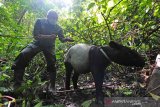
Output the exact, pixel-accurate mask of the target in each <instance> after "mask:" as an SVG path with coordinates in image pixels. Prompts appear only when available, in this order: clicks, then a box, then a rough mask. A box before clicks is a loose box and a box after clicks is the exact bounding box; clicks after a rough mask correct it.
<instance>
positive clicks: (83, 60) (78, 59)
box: [65, 44, 91, 72]
mask: <svg viewBox="0 0 160 107" xmlns="http://www.w3.org/2000/svg"><path fill="white" fill-rule="evenodd" d="M90 48H91V46H90V45H87V44H76V45H74V46H72V47H71V48H70V49H69V51H68V52H67V54H66V57H65V62H69V63H71V65H72V66H73V68H74V70H76V71H77V72H86V70H88V67H89V50H90ZM79 70H81V71H79Z"/></svg>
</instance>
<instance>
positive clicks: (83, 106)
mask: <svg viewBox="0 0 160 107" xmlns="http://www.w3.org/2000/svg"><path fill="white" fill-rule="evenodd" d="M91 103H92V101H91V100H87V101H84V102H83V103H82V104H81V106H82V107H89V106H90V105H91Z"/></svg>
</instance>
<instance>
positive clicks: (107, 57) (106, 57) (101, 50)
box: [100, 48, 111, 62]
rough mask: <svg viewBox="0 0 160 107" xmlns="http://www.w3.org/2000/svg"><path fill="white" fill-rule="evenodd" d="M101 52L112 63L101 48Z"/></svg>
mask: <svg viewBox="0 0 160 107" xmlns="http://www.w3.org/2000/svg"><path fill="white" fill-rule="evenodd" d="M100 51H101V52H102V53H103V55H104V56H105V57H106V58H107V59H108V60H109V61H110V62H111V59H110V58H109V56H108V55H107V54H106V53H105V52H104V51H103V49H102V48H100Z"/></svg>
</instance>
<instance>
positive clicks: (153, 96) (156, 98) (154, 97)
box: [149, 93, 160, 101]
mask: <svg viewBox="0 0 160 107" xmlns="http://www.w3.org/2000/svg"><path fill="white" fill-rule="evenodd" d="M149 94H150V95H151V96H152V98H153V99H154V100H156V101H158V100H159V99H160V96H158V95H155V94H153V93H149Z"/></svg>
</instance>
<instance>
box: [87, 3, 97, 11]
mask: <svg viewBox="0 0 160 107" xmlns="http://www.w3.org/2000/svg"><path fill="white" fill-rule="evenodd" d="M94 6H95V3H90V4H89V5H88V8H87V10H90V9H91V8H92V7H94Z"/></svg>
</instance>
